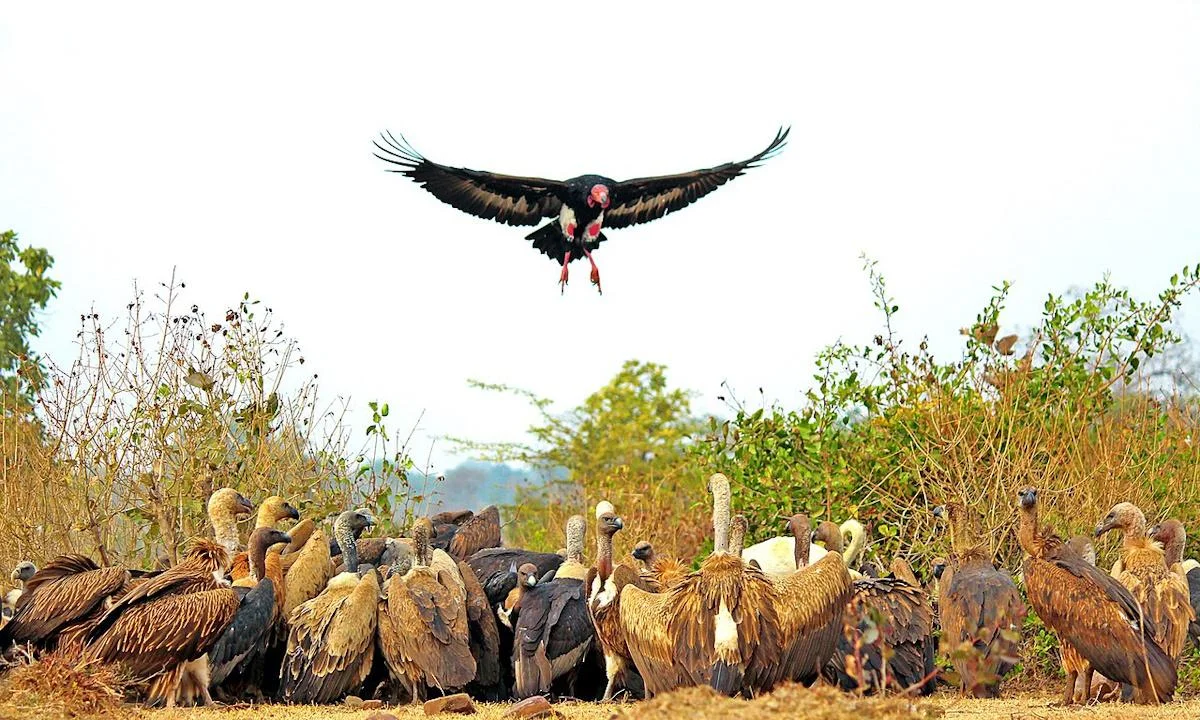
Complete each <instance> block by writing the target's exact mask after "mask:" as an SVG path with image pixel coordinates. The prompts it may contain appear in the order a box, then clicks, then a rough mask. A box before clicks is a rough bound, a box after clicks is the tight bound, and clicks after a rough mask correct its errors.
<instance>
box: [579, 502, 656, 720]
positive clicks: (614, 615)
mask: <svg viewBox="0 0 1200 720" xmlns="http://www.w3.org/2000/svg"><path fill="white" fill-rule="evenodd" d="M624 527H625V523H624V522H623V521H622V520H621V518H620V517H618V516H617V514H616V512H615V509H614V508H613V506H612V504H611V503H609V502H607V501H604V502H601V503H599V504H597V505H596V565H595V566H594V567H592V568H591V569H590V570H589V571H588V574H587V579H586V580H585V582H584V585H585V586H586V587H587V591H588V612H589V613H591V616H592V624H593V625H594V626H595V628H596V639H597V640H598V641H599V643H600V647H601V650H603V652H604V669H605V675H606V676H607V684H606V685H605V688H604V697H603V698H602V700H604V701H605V702H608V701H609V700H612V698H613V694H614V693H615V692H616V690H617V685H618V684H619V685H620V686H621V687H622V688H624V689H626V690H629V689H631V688H632V690H633V691H634V692H636V693H638V694H644V693H645V684H644V683H643V682H642V678H641V676H640V675H638V674H637V668H636V667H634V662H633V658H632V657H631V656H630V654H629V645H628V644H627V643H626V642H625V630H624V628H622V627H621V590H623V589H624V588H625V586H626V585H634V586H636V587H640V588H641V589H643V590H646V591H649V590H650V584H649V583H648V582H646V581H645V580H644V579H642V576H641V574H640V573H638V571H637V570H635V569H634V568H632V567H630V566H629V565H625V564H621V565H614V564H613V536H614V535H616V534H617V532H619V531H620V530H621V529H622V528H624ZM631 680H632V681H633V682H631Z"/></svg>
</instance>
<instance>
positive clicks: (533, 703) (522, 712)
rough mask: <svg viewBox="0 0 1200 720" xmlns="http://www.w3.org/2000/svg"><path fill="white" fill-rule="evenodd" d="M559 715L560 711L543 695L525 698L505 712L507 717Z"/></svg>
mask: <svg viewBox="0 0 1200 720" xmlns="http://www.w3.org/2000/svg"><path fill="white" fill-rule="evenodd" d="M557 715H558V712H557V711H555V709H554V708H553V707H552V706H551V705H550V701H549V700H547V699H546V698H544V697H542V696H541V695H534V696H533V697H530V698H525V699H524V700H522V701H521V702H519V703H516V704H515V705H513V706H512V707H510V708H509V709H508V710H507V711H506V712H505V713H504V717H506V718H536V717H555V716H557Z"/></svg>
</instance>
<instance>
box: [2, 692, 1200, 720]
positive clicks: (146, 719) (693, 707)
mask: <svg viewBox="0 0 1200 720" xmlns="http://www.w3.org/2000/svg"><path fill="white" fill-rule="evenodd" d="M1055 702H1056V699H1055V698H1054V697H1052V696H1049V695H1040V694H1039V695H1022V696H1019V697H1014V698H1005V699H1001V700H975V699H960V698H957V697H953V696H950V695H941V696H938V697H935V698H932V699H928V700H917V701H910V700H906V699H903V698H886V699H879V698H857V697H854V696H852V695H847V694H845V693H841V692H838V691H836V690H832V689H830V688H817V689H813V690H809V689H806V688H802V687H794V686H793V687H783V688H780V689H779V690H776V691H775V692H774V693H771V694H770V695H766V696H764V697H761V698H759V699H757V700H755V701H753V702H747V701H745V700H735V699H730V698H724V697H718V696H715V695H714V694H713V693H712V692H711V691H709V690H707V689H699V688H693V689H689V690H684V691H680V692H676V693H671V694H668V695H664V696H662V697H660V698H657V699H655V700H652V701H649V702H644V703H617V704H608V703H565V704H560V705H556V706H555V707H556V708H557V709H558V710H559V712H561V713H562V716H563V717H564V718H565V719H566V720H625V719H626V718H628V719H630V720H642V719H643V718H644V719H645V720H655V719H671V720H674V719H675V718H681V719H686V720H701V719H703V720H717V719H719V718H738V719H745V718H773V717H779V718H784V717H787V718H793V717H803V718H805V719H806V720H867V719H870V720H901V719H910V718H911V719H912V720H924V719H932V718H945V719H946V720H1054V719H1055V718H1075V719H1078V720H1091V719H1092V718H1094V719H1095V720H1108V719H1111V720H1167V719H1168V718H1171V719H1183V718H1191V719H1195V718H1200V700H1190V701H1187V702H1177V703H1172V704H1170V705H1164V706H1161V707H1142V706H1136V705H1124V704H1105V705H1101V706H1093V707H1083V708H1080V707H1073V708H1061V707H1057V706H1056V705H1055V704H1054V703H1055ZM477 707H478V709H479V712H478V713H477V714H476V715H474V716H473V717H475V718H479V720H494V719H498V718H502V717H504V713H505V712H506V711H507V710H508V709H509V707H510V705H508V704H503V703H499V704H492V703H480V704H478V705H477ZM385 712H389V713H391V714H393V715H395V716H396V717H397V718H399V720H417V718H424V717H425V715H424V713H423V712H422V710H421V707H420V706H404V707H400V708H385ZM369 714H370V713H369V712H367V711H364V710H360V709H351V708H347V707H346V706H343V705H338V706H324V707H311V706H286V705H266V706H253V707H252V706H234V707H224V708H215V709H204V708H183V709H176V710H146V709H143V708H138V707H135V706H126V708H125V709H124V710H123V711H122V712H120V713H112V714H109V715H107V716H108V717H113V718H120V720H325V719H326V718H328V719H329V720H341V719H345V720H349V719H351V718H353V719H355V720H363V719H364V718H366V717H367V716H368V715H369ZM61 716H62V714H61V713H57V714H56V713H49V714H41V715H38V714H32V715H31V714H27V713H25V712H20V713H15V714H12V713H11V708H10V706H7V705H0V718H2V719H3V720H8V719H9V718H10V717H11V718H17V717H21V718H29V717H32V718H42V717H61Z"/></svg>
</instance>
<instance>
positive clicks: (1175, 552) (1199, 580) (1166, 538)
mask: <svg viewBox="0 0 1200 720" xmlns="http://www.w3.org/2000/svg"><path fill="white" fill-rule="evenodd" d="M1150 536H1151V537H1152V538H1154V539H1155V540H1156V541H1158V542H1160V543H1162V546H1163V555H1164V556H1165V558H1166V561H1167V565H1169V566H1170V568H1171V572H1174V573H1176V574H1178V575H1179V576H1180V577H1182V578H1183V580H1184V582H1186V583H1187V586H1188V594H1189V595H1190V596H1191V603H1192V612H1193V615H1194V616H1195V618H1200V569H1197V568H1196V567H1190V568H1189V566H1188V565H1187V564H1185V563H1184V560H1183V551H1184V547H1185V546H1186V545H1187V531H1186V530H1184V527H1183V523H1181V522H1179V521H1178V520H1175V519H1171V520H1164V521H1163V522H1162V523H1160V524H1158V525H1155V526H1154V527H1153V528H1151V529H1150ZM1188 563H1190V564H1192V565H1194V564H1195V561H1194V560H1189V561H1188ZM1188 633H1189V634H1190V635H1191V637H1192V642H1194V643H1197V644H1200V620H1198V619H1193V620H1192V622H1191V625H1190V627H1189V629H1188Z"/></svg>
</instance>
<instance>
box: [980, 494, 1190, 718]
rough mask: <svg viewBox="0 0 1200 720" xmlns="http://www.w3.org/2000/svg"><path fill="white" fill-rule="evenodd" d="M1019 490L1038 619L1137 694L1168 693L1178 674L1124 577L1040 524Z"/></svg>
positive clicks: (1143, 697) (1071, 684)
mask: <svg viewBox="0 0 1200 720" xmlns="http://www.w3.org/2000/svg"><path fill="white" fill-rule="evenodd" d="M1019 498H1020V504H1019V506H1020V526H1019V528H1018V530H1017V539H1018V540H1019V541H1020V543H1021V548H1022V549H1023V550H1024V551H1025V552H1026V554H1027V556H1026V558H1025V563H1024V568H1023V569H1024V577H1025V588H1026V591H1027V593H1028V596H1029V604H1030V605H1031V606H1032V607H1033V609H1034V611H1035V612H1036V613H1037V614H1038V616H1039V617H1040V618H1041V619H1042V622H1043V623H1045V624H1046V626H1047V627H1049V628H1050V629H1051V630H1053V631H1054V632H1055V633H1056V634H1058V636H1059V638H1061V639H1063V640H1066V641H1067V642H1069V643H1070V644H1071V645H1072V646H1073V647H1074V648H1075V649H1076V650H1077V651H1078V652H1079V654H1080V655H1082V656H1083V658H1084V659H1085V660H1086V661H1087V663H1088V664H1089V665H1090V668H1091V669H1094V670H1096V671H1098V672H1100V673H1102V674H1104V675H1105V676H1107V677H1109V678H1111V679H1113V680H1115V681H1118V682H1124V683H1129V684H1130V685H1133V687H1134V688H1135V698H1136V699H1137V700H1138V701H1140V702H1166V701H1168V700H1170V699H1171V696H1172V695H1173V694H1174V692H1175V685H1176V682H1177V680H1178V678H1177V676H1176V671H1175V664H1174V663H1173V662H1172V661H1171V659H1170V658H1169V657H1168V656H1167V655H1166V653H1164V652H1163V651H1162V648H1160V647H1159V646H1158V644H1157V643H1155V642H1154V638H1153V629H1152V627H1151V626H1150V624H1149V621H1148V619H1144V618H1143V616H1142V612H1141V610H1140V608H1139V607H1138V603H1137V601H1136V600H1134V598H1133V596H1132V595H1130V594H1129V591H1128V590H1126V589H1125V587H1124V586H1123V585H1121V583H1119V582H1117V581H1116V580H1115V579H1114V578H1112V577H1111V576H1109V575H1106V574H1104V573H1103V572H1100V571H1099V570H1098V569H1097V568H1095V567H1093V566H1092V565H1090V564H1088V562H1087V561H1086V560H1084V559H1083V558H1082V557H1080V555H1079V554H1078V553H1077V552H1075V551H1074V550H1072V549H1071V548H1069V547H1067V545H1066V544H1065V543H1064V542H1063V541H1062V539H1061V538H1059V537H1058V536H1057V535H1054V534H1053V533H1050V532H1046V531H1044V530H1043V529H1042V528H1041V527H1040V526H1039V525H1038V503H1037V490H1035V489H1033V488H1025V489H1023V490H1021V492H1020V494H1019ZM956 582H957V578H956ZM1085 670H1086V669H1085ZM1085 676H1086V671H1085ZM1075 679H1076V678H1075V676H1069V677H1068V678H1067V687H1066V693H1065V695H1064V698H1063V702H1064V703H1068V704H1069V703H1071V702H1072V701H1073V699H1074V697H1075ZM1085 684H1087V680H1085ZM1086 689H1087V690H1089V691H1090V688H1086ZM1089 694H1090V692H1085V693H1084V696H1088V695H1089Z"/></svg>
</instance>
